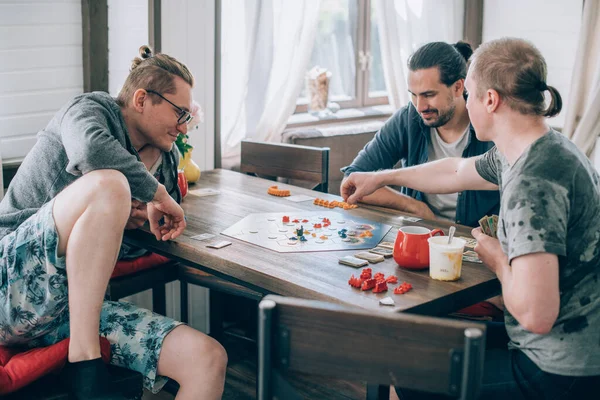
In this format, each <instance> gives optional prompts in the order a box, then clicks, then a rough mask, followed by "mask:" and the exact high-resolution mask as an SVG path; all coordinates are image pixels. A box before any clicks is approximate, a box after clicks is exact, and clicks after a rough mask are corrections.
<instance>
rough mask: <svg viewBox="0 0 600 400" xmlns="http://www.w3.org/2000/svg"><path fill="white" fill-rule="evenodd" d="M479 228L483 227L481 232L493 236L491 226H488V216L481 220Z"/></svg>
mask: <svg viewBox="0 0 600 400" xmlns="http://www.w3.org/2000/svg"><path fill="white" fill-rule="evenodd" d="M479 226H481V230H483V233H485V234H486V235H488V236H492V234H491V232H490V226H489V224H488V217H487V215H486V216H485V217H481V219H480V220H479Z"/></svg>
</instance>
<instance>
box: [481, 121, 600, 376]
mask: <svg viewBox="0 0 600 400" xmlns="http://www.w3.org/2000/svg"><path fill="white" fill-rule="evenodd" d="M475 165H476V168H477V172H478V173H479V175H481V176H482V177H483V178H484V179H486V180H487V181H490V182H493V183H496V184H498V185H499V186H500V192H501V203H500V218H499V223H498V239H499V240H500V243H501V245H502V249H503V250H504V252H505V253H506V254H507V255H508V259H509V262H512V260H513V259H515V258H516V257H519V256H523V255H526V254H532V253H540V252H544V253H552V254H556V255H557V256H558V261H559V287H560V312H559V315H558V319H557V320H556V322H555V323H554V326H553V327H552V330H551V332H550V333H548V334H547V335H539V334H534V333H531V332H529V331H526V330H525V329H524V328H523V327H522V326H521V325H520V324H519V323H518V322H517V320H516V319H515V318H514V317H513V316H512V315H511V314H510V313H509V312H508V311H506V312H505V322H506V329H507V331H508V334H509V336H510V339H511V342H510V344H509V346H510V347H512V348H518V349H520V350H521V351H523V352H524V353H525V354H526V355H527V356H528V357H529V358H530V359H531V360H532V361H533V362H534V363H535V364H536V365H537V366H538V367H539V368H540V369H542V370H544V371H546V372H549V373H554V374H559V375H568V376H590V375H600V282H599V280H598V278H599V276H598V275H599V273H600V243H599V242H600V184H599V181H600V178H599V177H598V173H597V172H596V170H595V169H594V167H593V165H592V164H591V163H590V161H589V160H588V159H587V157H586V156H585V155H584V154H583V153H581V152H580V151H579V150H578V149H577V147H576V146H575V145H574V144H573V143H572V142H571V141H569V140H568V139H567V138H565V137H564V136H563V135H561V134H559V133H557V132H555V131H550V132H549V133H547V134H546V135H544V136H543V137H541V138H540V139H538V140H537V141H535V142H534V143H533V144H531V146H530V147H529V148H528V149H527V150H526V151H525V152H524V153H523V154H522V155H521V157H519V159H518V160H517V161H516V162H515V163H514V165H512V166H511V165H509V164H508V162H507V160H506V158H504V156H503V155H502V154H500V152H499V151H498V150H497V149H496V148H493V149H491V150H490V151H488V152H487V153H486V154H484V155H483V156H481V157H480V159H479V160H477V162H476V164H475Z"/></svg>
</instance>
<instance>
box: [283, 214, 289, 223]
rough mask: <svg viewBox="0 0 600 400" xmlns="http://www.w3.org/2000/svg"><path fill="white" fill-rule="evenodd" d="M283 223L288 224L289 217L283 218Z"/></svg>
mask: <svg viewBox="0 0 600 400" xmlns="http://www.w3.org/2000/svg"><path fill="white" fill-rule="evenodd" d="M283 222H284V223H286V222H290V217H288V216H287V215H284V216H283Z"/></svg>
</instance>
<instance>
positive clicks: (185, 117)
mask: <svg viewBox="0 0 600 400" xmlns="http://www.w3.org/2000/svg"><path fill="white" fill-rule="evenodd" d="M146 92H148V93H152V94H155V95H157V96H158V97H160V98H161V99H163V100H164V101H166V102H167V103H169V104H170V105H172V106H173V107H175V108H176V109H177V111H179V118H178V119H177V125H181V124H188V123H189V122H190V121H191V120H192V118H193V117H192V114H191V113H190V112H189V111H186V110H184V109H183V108H181V107H179V106H177V105H175V104H173V102H171V101H169V100H168V99H167V98H166V97H165V96H163V95H162V94H160V93H158V92H156V91H154V90H150V89H146Z"/></svg>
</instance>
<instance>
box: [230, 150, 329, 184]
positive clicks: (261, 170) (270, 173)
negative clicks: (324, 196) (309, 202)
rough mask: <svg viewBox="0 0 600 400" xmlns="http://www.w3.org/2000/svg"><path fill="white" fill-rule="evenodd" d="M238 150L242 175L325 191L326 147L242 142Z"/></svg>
mask: <svg viewBox="0 0 600 400" xmlns="http://www.w3.org/2000/svg"><path fill="white" fill-rule="evenodd" d="M241 150H242V155H241V165H240V170H241V171H242V172H245V173H248V174H255V175H261V176H267V177H279V178H289V179H299V180H303V181H309V182H315V183H316V184H317V186H316V187H315V188H314V189H315V190H318V191H321V192H324V193H326V192H327V185H328V181H329V178H328V177H329V148H328V147H309V146H299V145H294V144H285V143H269V142H254V141H250V140H243V141H242V149H241Z"/></svg>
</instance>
